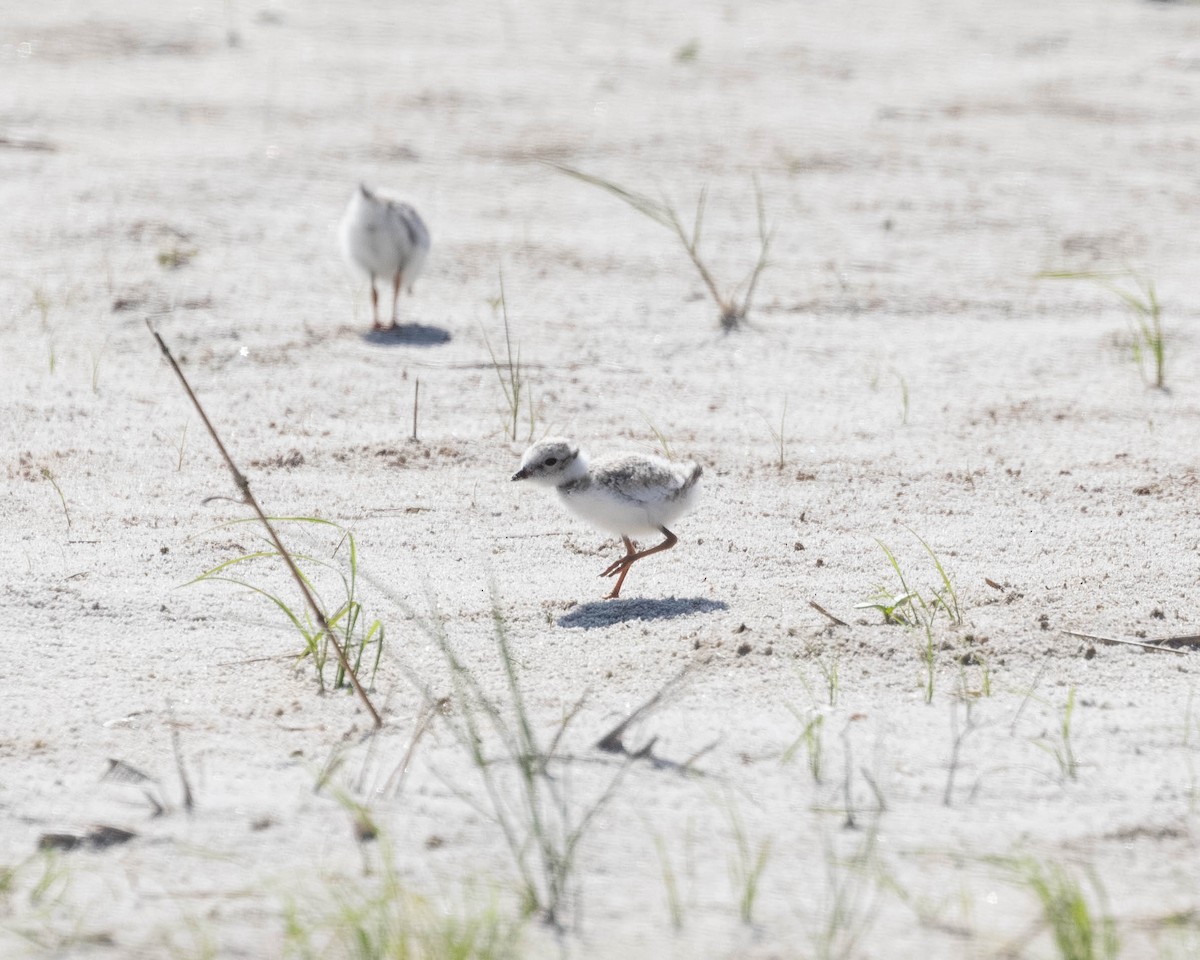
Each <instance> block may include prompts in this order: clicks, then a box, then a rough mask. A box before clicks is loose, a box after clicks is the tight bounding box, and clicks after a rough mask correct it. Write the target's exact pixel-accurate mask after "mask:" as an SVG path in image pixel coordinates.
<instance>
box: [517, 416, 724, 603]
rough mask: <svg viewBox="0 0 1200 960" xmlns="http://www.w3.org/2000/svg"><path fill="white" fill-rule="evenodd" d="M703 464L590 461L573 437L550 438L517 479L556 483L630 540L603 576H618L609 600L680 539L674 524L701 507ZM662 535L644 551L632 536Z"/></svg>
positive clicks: (585, 512) (533, 450)
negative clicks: (642, 564)
mask: <svg viewBox="0 0 1200 960" xmlns="http://www.w3.org/2000/svg"><path fill="white" fill-rule="evenodd" d="M700 473H701V469H700V464H698V463H671V462H670V461H668V460H663V459H662V458H661V457H650V456H645V455H643V454H630V455H626V456H623V457H616V458H614V459H611V460H602V461H599V462H598V463H595V464H591V465H589V463H588V459H587V455H586V454H585V453H584V452H583V451H582V450H580V449H579V447H578V446H576V445H575V444H574V443H572V442H571V441H570V440H564V439H562V438H561V437H550V438H547V439H545V440H539V441H538V442H537V443H535V444H534V445H533V446H532V447H530V448H529V449H528V450H526V451H525V455H524V456H523V457H522V458H521V469H520V470H518V471H517V472H516V473H514V474H513V477H512V478H513V479H514V480H532V481H533V482H534V483H538V484H541V485H542V486H545V487H553V488H554V489H555V490H557V491H558V496H559V498H560V499H561V500H562V502H563V503H564V504H565V505H566V507H567V509H568V510H570V511H571V512H572V513H575V514H577V515H578V516H580V517H582V518H583V519H584V520H587V521H588V522H589V523H590V524H592V526H594V527H598V528H599V529H601V530H604V531H605V532H607V533H615V534H616V535H617V536H619V537H620V538H621V540H622V542H624V544H625V556H623V557H621V559H620V560H617V561H616V562H615V563H613V564H612V565H611V566H609V567H608V569H606V570H605V571H604V572H603V573H602V574H600V576H602V577H616V578H617V585H616V586H615V587H613V589H612V593H610V594H609V595H608V596H607V597H605V599H606V600H615V599H616V598H617V597H619V596H620V595H621V584H623V583H624V582H625V576H626V574H628V573H629V568H630V567H632V566H633V565H634V564H635V563H636V562H637V561H638V560H641V559H642V558H643V557H648V556H650V554H652V553H660V552H661V551H663V550H670V549H671V548H672V547H673V546H675V544H676V543H677V542H678V541H679V538H678V537H676V536H675V534H673V533H672V532H671V531H670V530H668V529H667V524H668V523H674V522H675V521H676V520H678V519H679V518H680V517H682V516H683V515H684V514H685V513H689V512H690V511H691V510H692V508H693V507H694V506H695V505H696V500H697V498H698V496H699V490H698V489H697V485H698V483H699V480H700ZM653 533H661V534H662V535H663V536H664V537H665V538H666V539H665V540H663V542H662V543H660V544H659V545H658V546H657V547H650V548H649V549H648V550H638V549H637V547H636V546H635V545H634V542H633V540H632V539H630V538H631V537H635V536H638V535H639V534H653Z"/></svg>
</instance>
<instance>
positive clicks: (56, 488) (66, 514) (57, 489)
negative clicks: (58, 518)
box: [42, 467, 71, 535]
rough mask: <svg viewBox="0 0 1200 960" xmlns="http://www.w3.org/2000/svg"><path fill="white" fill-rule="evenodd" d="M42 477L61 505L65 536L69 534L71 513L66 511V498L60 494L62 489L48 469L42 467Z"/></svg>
mask: <svg viewBox="0 0 1200 960" xmlns="http://www.w3.org/2000/svg"><path fill="white" fill-rule="evenodd" d="M42 476H43V477H44V478H45V479H46V480H49V481H50V486H52V487H53V488H54V492H55V493H56V494H58V502H59V503H60V504H61V505H62V512H63V519H64V520H66V521H67V534H68V535H69V534H70V533H71V511H70V510H68V509H67V498H66V495H65V494H63V492H62V487H60V486H59V485H58V480H56V479H55V477H54V474H53V473H51V472H50V468H49V467H42Z"/></svg>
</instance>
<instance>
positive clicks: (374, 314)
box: [371, 274, 383, 330]
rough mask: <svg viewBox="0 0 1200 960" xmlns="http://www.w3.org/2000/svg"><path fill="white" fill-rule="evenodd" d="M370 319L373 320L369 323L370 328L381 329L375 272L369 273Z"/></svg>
mask: <svg viewBox="0 0 1200 960" xmlns="http://www.w3.org/2000/svg"><path fill="white" fill-rule="evenodd" d="M371 319H372V320H373V321H375V322H374V323H373V324H372V325H371V329H372V330H382V329H383V324H382V323H380V322H379V291H378V290H376V289H375V274H371Z"/></svg>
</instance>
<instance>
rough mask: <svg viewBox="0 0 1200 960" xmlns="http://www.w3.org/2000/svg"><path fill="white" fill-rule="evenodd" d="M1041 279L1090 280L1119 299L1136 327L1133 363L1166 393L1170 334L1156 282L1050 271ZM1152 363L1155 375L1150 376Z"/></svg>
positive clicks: (1135, 276)
mask: <svg viewBox="0 0 1200 960" xmlns="http://www.w3.org/2000/svg"><path fill="white" fill-rule="evenodd" d="M1038 277H1039V278H1040V279H1044V280H1086V281H1088V282H1090V283H1094V284H1096V285H1097V286H1099V287H1102V288H1103V289H1105V290H1107V291H1108V292H1109V293H1111V294H1113V295H1114V296H1115V297H1117V298H1118V299H1119V300H1120V301H1121V302H1122V303H1124V304H1125V306H1126V307H1128V308H1129V311H1130V319H1131V321H1132V325H1133V359H1134V361H1135V362H1136V363H1137V365H1138V370H1139V371H1141V374H1142V378H1143V379H1144V380H1146V381H1147V382H1148V383H1150V385H1151V386H1153V387H1154V388H1155V389H1157V390H1166V389H1167V387H1166V360H1167V343H1166V334H1165V333H1164V332H1163V325H1162V304H1161V303H1160V302H1159V300H1158V293H1157V292H1156V290H1155V288H1154V281H1153V280H1145V279H1143V278H1142V277H1141V276H1139V275H1138V274H1136V273H1133V272H1132V271H1130V272H1128V273H1115V274H1114V273H1089V272H1087V271H1083V272H1072V271H1046V272H1044V273H1039V274H1038ZM1147 357H1148V358H1149V359H1150V364H1151V365H1152V370H1153V373H1152V375H1151V376H1147V374H1146V366H1147V363H1146V360H1147Z"/></svg>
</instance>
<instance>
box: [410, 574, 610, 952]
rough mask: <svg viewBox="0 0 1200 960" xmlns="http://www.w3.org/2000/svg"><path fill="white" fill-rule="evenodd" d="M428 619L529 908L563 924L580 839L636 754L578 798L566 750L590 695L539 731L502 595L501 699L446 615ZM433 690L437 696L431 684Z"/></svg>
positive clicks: (495, 607) (498, 629)
mask: <svg viewBox="0 0 1200 960" xmlns="http://www.w3.org/2000/svg"><path fill="white" fill-rule="evenodd" d="M424 626H425V627H426V629H427V630H429V631H430V632H431V633H432V635H433V638H434V640H435V642H436V643H437V645H438V647H439V649H440V650H441V652H442V656H443V658H444V659H445V662H446V664H447V665H448V666H449V668H450V672H451V678H452V681H453V685H454V697H453V702H454V704H455V705H456V707H457V709H456V711H455V714H454V716H455V717H456V718H457V720H456V721H455V720H451V721H450V723H449V726H450V729H451V731H452V732H453V735H454V737H455V739H456V740H457V741H458V743H459V745H460V747H461V748H462V749H464V750H465V751H466V753H467V755H468V757H469V759H470V762H471V765H472V767H473V768H474V769H475V771H476V772H477V774H478V775H479V779H480V781H481V783H482V786H483V789H484V792H485V793H486V795H487V804H486V806H485V807H480V809H481V810H484V811H485V812H486V813H488V814H489V815H490V816H491V817H492V819H493V820H494V821H495V822H496V824H497V826H498V827H499V828H500V832H501V834H502V835H503V837H504V841H505V845H506V846H507V848H508V851H509V854H510V856H511V858H512V861H513V864H514V866H515V867H516V870H517V874H518V877H519V882H520V887H521V900H522V904H523V908H524V911H525V913H526V914H528V915H537V916H539V917H540V918H541V919H542V920H543V921H544V922H545V923H547V924H548V925H550V926H553V927H555V928H559V929H561V928H563V926H564V921H565V920H567V919H568V917H569V916H570V914H571V907H572V905H573V903H574V897H573V895H574V893H575V883H576V869H577V865H578V856H579V852H580V846H581V844H582V843H583V841H584V839H585V837H587V835H588V833H589V831H590V830H591V828H592V827H593V825H594V824H595V821H596V817H597V816H598V815H599V813H600V811H601V810H603V809H604V808H605V807H606V806H607V805H608V803H609V802H610V801H611V800H612V799H613V797H614V796H615V795H616V792H617V790H618V788H619V786H620V784H621V782H622V780H623V778H624V775H625V772H626V770H628V768H629V765H630V763H631V762H632V761H631V760H629V759H627V760H626V761H624V762H622V763H621V764H620V766H619V767H618V768H617V770H616V772H615V773H613V774H612V775H611V776H610V777H609V779H608V781H607V783H606V784H605V785H604V786H603V787H602V788H601V789H600V790H599V791H598V792H597V793H595V794H594V795H593V797H592V798H591V800H590V801H589V802H587V803H585V804H579V803H577V802H575V800H574V799H573V797H572V796H571V790H570V786H571V772H572V758H571V757H570V756H567V755H564V754H562V753H560V752H559V744H560V742H561V741H562V740H563V738H564V736H565V735H566V733H567V730H568V727H569V726H570V724H571V723H572V721H573V720H574V719H575V717H576V716H578V714H579V711H580V710H581V709H582V707H583V703H584V699H585V698H586V695H585V697H581V698H580V699H579V700H578V701H576V702H575V704H574V705H573V706H572V707H571V708H570V709H569V710H568V711H567V712H566V713H565V715H564V716H563V717H562V719H561V721H560V722H559V725H558V729H557V730H556V731H555V733H554V735H553V736H552V737H551V738H550V739H549V741H548V742H543V741H542V739H541V738H540V737H539V736H538V734H537V733H536V732H535V731H536V730H537V729H538V727H539V724H538V723H536V722H535V720H534V718H533V716H532V715H531V713H530V711H529V707H528V705H527V701H526V697H525V690H524V686H523V684H522V682H521V678H520V675H519V673H518V670H517V662H516V658H515V657H514V655H513V652H512V648H511V645H510V643H509V638H508V625H507V621H506V620H505V617H504V614H503V612H502V610H501V608H500V604H499V601H498V600H497V599H495V598H493V604H492V626H493V637H494V640H495V646H496V652H497V653H498V654H499V657H500V664H501V667H502V669H503V673H504V686H505V696H504V698H503V700H502V701H500V702H497V701H496V700H495V699H494V698H493V697H491V696H489V695H488V693H487V691H486V690H485V689H484V687H483V685H482V683H481V681H480V679H479V673H478V672H477V671H476V670H475V669H473V668H472V667H471V666H470V665H469V664H468V663H467V662H466V661H465V660H464V659H463V658H462V657H461V656H460V654H459V652H458V650H457V649H456V647H455V645H454V644H453V643H452V642H451V640H450V638H449V636H448V634H447V632H446V629H445V623H444V622H443V620H442V619H441V618H440V617H434V618H433V619H432V620H431V621H430V622H428V623H426V624H424ZM426 696H427V697H430V694H429V692H428V691H426ZM431 699H436V698H431ZM495 749H498V750H499V754H498V755H497V754H494V753H493V750H495Z"/></svg>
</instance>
